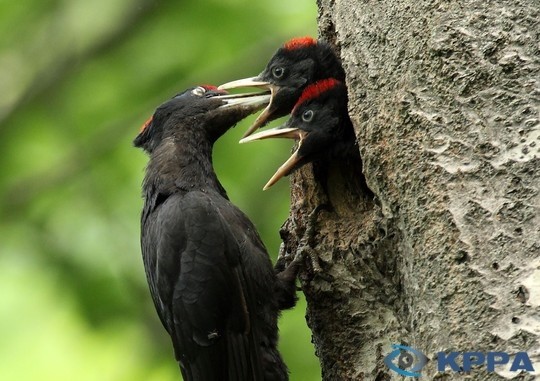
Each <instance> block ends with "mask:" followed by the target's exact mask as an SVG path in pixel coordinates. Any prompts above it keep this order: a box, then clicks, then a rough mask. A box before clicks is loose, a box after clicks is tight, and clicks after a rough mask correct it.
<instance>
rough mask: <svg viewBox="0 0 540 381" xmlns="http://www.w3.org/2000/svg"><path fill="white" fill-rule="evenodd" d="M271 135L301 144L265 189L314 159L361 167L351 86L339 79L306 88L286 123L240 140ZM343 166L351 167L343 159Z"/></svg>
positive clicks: (250, 139) (324, 81)
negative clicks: (349, 100)
mask: <svg viewBox="0 0 540 381" xmlns="http://www.w3.org/2000/svg"><path fill="white" fill-rule="evenodd" d="M268 138H289V139H295V140H297V141H298V144H297V146H296V149H295V150H294V152H293V154H292V155H291V157H289V159H288V160H287V161H286V162H285V163H284V164H283V165H282V166H281V167H279V169H278V170H277V171H276V173H275V174H274V175H273V176H272V178H271V179H270V180H269V181H268V183H267V184H266V185H265V186H264V189H268V188H269V187H271V186H272V185H274V184H275V183H276V182H277V181H278V180H279V179H280V178H282V177H283V176H286V175H288V174H290V173H291V172H292V171H294V170H296V169H298V168H300V167H301V166H302V165H304V164H306V163H309V162H312V161H322V162H328V161H330V160H332V159H340V160H348V161H350V162H351V163H353V165H354V166H355V167H356V168H358V169H359V170H361V166H362V164H361V160H360V156H359V153H358V145H357V142H356V137H355V133H354V128H353V125H352V122H351V120H350V118H349V113H348V110H347V88H346V86H345V85H344V84H343V82H341V81H339V80H337V79H335V78H327V79H323V80H320V81H317V82H315V83H313V84H311V85H309V86H308V87H306V88H305V90H304V91H303V92H302V95H301V96H300V98H299V99H298V101H297V103H296V105H295V106H294V108H293V110H292V112H291V117H290V118H289V119H288V120H287V122H286V123H285V124H283V125H281V126H279V127H276V128H273V129H269V130H265V131H261V132H259V133H256V134H253V135H251V136H249V137H246V138H243V139H242V140H240V142H241V143H246V142H250V141H254V140H261V139H268ZM341 165H345V166H347V163H346V162H345V161H343V162H342V163H341Z"/></svg>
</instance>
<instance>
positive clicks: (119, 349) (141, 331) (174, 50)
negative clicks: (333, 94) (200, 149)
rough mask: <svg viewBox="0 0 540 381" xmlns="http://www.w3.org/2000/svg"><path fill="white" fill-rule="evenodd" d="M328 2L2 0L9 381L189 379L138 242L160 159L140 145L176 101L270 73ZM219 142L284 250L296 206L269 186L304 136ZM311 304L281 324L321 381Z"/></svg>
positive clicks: (290, 346) (233, 181) (301, 361)
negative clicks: (188, 92)
mask: <svg viewBox="0 0 540 381" xmlns="http://www.w3.org/2000/svg"><path fill="white" fill-rule="evenodd" d="M315 34H316V5H315V2H312V1H307V0H301V1H298V2H290V1H285V0H275V1H266V2H247V1H240V0H227V1H217V0H209V1H206V2H202V3H201V2H194V1H193V2H188V1H184V2H164V1H154V0H119V1H115V2H110V1H105V0H98V1H94V2H87V1H83V0H49V1H38V0H27V1H24V2H13V1H7V0H3V1H0V87H1V88H2V89H3V96H2V98H1V99H0V150H1V151H2V157H3V162H4V163H5V164H4V165H3V166H2V171H0V194H1V196H2V197H1V198H0V216H1V219H0V236H1V237H2V240H1V244H0V245H1V246H0V252H1V255H0V287H1V290H2V291H1V292H0V311H1V313H0V323H1V326H0V335H1V337H2V343H1V344H0V379H2V380H17V381H19V380H22V381H24V380H34V379H40V380H55V381H62V380H66V381H67V380H70V381H71V380H73V379H77V380H115V381H116V380H130V381H131V380H177V379H179V371H178V368H177V365H176V363H175V361H174V358H173V355H172V347H171V345H170V343H169V338H168V337H167V335H166V333H165V331H164V329H163V328H162V327H161V326H160V323H159V321H158V318H157V316H156V314H155V311H154V309H153V305H152V303H151V300H150V296H149V293H148V290H147V285H146V280H145V277H144V271H143V268H142V261H141V256H140V248H139V214H140V209H141V207H142V199H141V197H140V184H141V181H142V177H143V171H144V166H145V165H146V161H147V159H146V157H145V155H144V154H143V153H142V152H140V151H139V150H136V149H134V148H133V147H132V139H133V138H134V136H135V135H136V134H137V132H138V129H139V127H140V126H141V125H142V124H143V122H144V121H145V120H146V119H147V118H148V116H149V115H151V114H152V112H153V110H154V109H155V107H156V106H157V105H159V104H160V103H161V102H163V101H164V100H166V99H168V98H169V97H170V96H171V95H173V94H175V93H177V92H178V91H181V90H183V89H184V88H186V87H189V86H192V85H194V84H201V83H215V84H218V83H223V82H227V81H229V80H232V79H236V78H240V77H246V76H252V75H255V74H257V73H259V72H260V71H261V70H262V69H263V67H264V65H265V64H266V61H267V60H268V59H269V58H270V56H271V55H272V54H273V52H274V51H275V50H276V49H277V47H278V46H279V45H280V44H281V43H283V41H285V40H287V39H288V38H290V37H293V36H297V35H315ZM252 120H253V119H248V120H247V121H244V122H242V123H240V124H239V125H238V126H237V127H236V128H234V129H232V130H231V131H230V132H229V133H228V134H227V135H226V136H225V137H223V139H221V140H220V141H219V142H218V144H217V145H216V147H215V153H214V161H215V167H216V171H217V173H218V176H219V177H220V179H221V181H222V183H223V185H224V186H225V188H226V189H227V191H228V194H229V196H230V198H231V200H232V201H233V202H234V203H235V204H237V205H238V206H239V207H240V208H241V209H242V210H244V211H245V212H246V213H247V214H248V216H250V218H251V219H252V220H253V221H254V223H255V225H256V226H257V228H258V229H259V232H260V234H261V236H262V238H263V240H264V241H265V243H266V245H267V247H268V250H269V252H270V253H271V254H272V255H274V256H275V255H276V254H277V252H278V249H279V243H280V239H279V234H278V231H279V227H280V226H281V224H282V223H283V222H284V221H285V219H286V218H287V214H288V207H289V189H288V184H287V181H286V180H282V181H281V182H280V183H278V184H277V185H276V186H274V187H273V188H271V189H270V190H268V191H266V192H262V187H263V185H264V184H265V183H266V181H267V180H268V178H269V177H270V176H271V175H272V174H273V173H274V171H275V169H276V168H277V167H278V166H279V165H280V164H281V163H282V162H283V161H284V160H285V159H286V157H287V155H288V153H289V151H290V148H291V147H290V142H284V141H280V142H268V143H267V142H264V143H253V144H246V145H238V144H237V141H238V140H239V139H240V137H241V135H242V133H243V131H245V129H246V128H247V126H248V124H249V123H250V121H252ZM304 314H305V302H303V301H302V302H301V303H300V304H299V306H297V307H296V308H295V309H294V310H292V311H287V312H286V313H284V315H283V317H282V319H281V321H280V329H281V333H282V334H281V350H282V352H283V354H284V357H285V360H286V362H287V363H288V365H289V367H290V369H291V380H293V381H294V380H307V381H310V380H318V379H320V371H319V366H318V361H317V359H316V358H315V356H314V354H313V346H312V345H311V344H310V332H309V330H308V328H307V326H306V323H305V319H304Z"/></svg>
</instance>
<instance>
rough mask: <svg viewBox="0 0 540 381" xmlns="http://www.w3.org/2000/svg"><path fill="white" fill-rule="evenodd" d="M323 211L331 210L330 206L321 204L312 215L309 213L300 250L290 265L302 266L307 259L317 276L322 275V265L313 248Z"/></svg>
mask: <svg viewBox="0 0 540 381" xmlns="http://www.w3.org/2000/svg"><path fill="white" fill-rule="evenodd" d="M322 209H326V210H329V206H328V205H326V204H320V205H317V206H316V207H315V208H314V209H313V210H312V211H311V213H309V215H308V218H307V223H306V230H305V231H304V234H303V235H302V238H301V239H300V241H299V242H298V248H297V249H296V254H295V256H294V258H293V260H292V262H291V263H290V265H294V266H300V264H301V263H304V262H305V259H306V258H309V261H310V263H311V268H312V270H313V273H315V274H321V273H322V268H321V265H320V261H319V257H318V256H317V253H316V252H315V250H314V249H313V246H314V245H315V242H314V241H315V235H316V233H317V232H316V231H315V229H316V227H317V219H318V217H319V212H320V211H321V210H322Z"/></svg>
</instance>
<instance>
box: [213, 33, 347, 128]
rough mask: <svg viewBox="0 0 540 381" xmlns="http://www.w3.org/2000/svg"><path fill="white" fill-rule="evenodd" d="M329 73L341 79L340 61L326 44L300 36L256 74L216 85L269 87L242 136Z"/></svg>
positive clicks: (287, 106)
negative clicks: (261, 107) (265, 102)
mask: <svg viewBox="0 0 540 381" xmlns="http://www.w3.org/2000/svg"><path fill="white" fill-rule="evenodd" d="M330 77H333V78H336V79H338V80H340V81H344V80H345V72H344V71H343V68H342V67H341V62H340V61H339V59H338V58H337V56H336V55H335V53H334V51H333V50H332V48H331V47H330V45H328V44H326V43H324V42H322V41H317V40H315V39H313V38H311V37H301V38H294V39H292V40H290V41H288V42H286V43H285V44H284V45H283V46H282V47H280V48H279V49H278V50H277V52H276V53H275V54H274V55H273V56H272V58H271V59H270V61H269V62H268V64H267V65H266V68H265V69H264V70H263V71H262V73H261V74H259V75H258V76H255V77H250V78H244V79H239V80H237V81H232V82H228V83H225V84H223V85H221V86H219V89H232V88H239V87H258V88H263V89H266V90H270V94H271V100H270V103H269V104H268V106H267V107H266V108H265V109H264V111H263V112H262V113H261V114H260V115H259V116H258V118H257V119H256V120H255V122H254V123H253V124H252V125H251V127H250V128H249V129H248V130H247V131H246V133H245V134H244V137H247V136H249V135H251V134H252V133H253V132H254V131H255V130H257V129H258V128H260V127H262V126H264V125H265V124H266V123H268V122H270V121H272V120H274V119H276V118H279V117H281V116H284V115H287V114H288V113H290V112H291V110H292V108H293V107H294V105H295V104H296V102H297V100H298V98H299V97H300V95H301V94H302V91H303V90H304V89H305V88H306V87H307V86H308V85H310V84H311V83H313V82H315V81H317V80H321V79H324V78H330Z"/></svg>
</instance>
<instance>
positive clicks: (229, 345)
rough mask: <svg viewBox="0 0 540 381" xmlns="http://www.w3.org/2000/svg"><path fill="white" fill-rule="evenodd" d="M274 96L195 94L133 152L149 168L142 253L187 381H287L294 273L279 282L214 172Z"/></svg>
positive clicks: (169, 110)
mask: <svg viewBox="0 0 540 381" xmlns="http://www.w3.org/2000/svg"><path fill="white" fill-rule="evenodd" d="M267 102H268V96H252V97H242V96H238V97H235V96H230V95H225V92H223V91H218V90H217V89H216V88H215V87H210V86H203V87H197V88H194V89H189V90H187V91H185V92H183V93H181V94H179V95H177V96H176V97H174V98H173V99H171V100H169V101H168V102H166V103H164V104H163V105H161V106H160V107H159V108H158V109H157V110H156V111H155V113H154V115H153V117H152V118H151V119H150V120H149V121H148V122H147V123H146V124H145V126H144V127H143V130H142V131H141V132H140V133H139V135H138V136H137V137H136V139H135V141H134V144H135V145H136V146H137V147H142V148H143V149H144V150H145V151H147V152H148V154H149V156H150V160H149V163H148V166H147V169H146V176H145V179H144V183H143V196H144V199H145V203H144V209H143V212H142V217H141V246H142V254H143V260H144V267H145V271H146V276H147V280H148V284H149V287H150V292H151V295H152V299H153V301H154V304H155V307H156V310H157V312H158V315H159V318H160V319H161V322H162V323H163V325H164V327H165V329H166V330H167V332H168V333H169V335H170V336H171V339H172V342H173V346H174V352H175V356H176V359H177V361H178V362H179V364H180V368H181V371H182V375H183V377H184V380H186V381H189V380H197V381H213V380H220V381H227V380H230V381H233V380H235V381H236V380H286V379H288V374H287V368H286V366H285V364H284V362H283V360H282V358H281V356H280V354H279V352H278V350H277V340H278V332H277V318H278V314H279V310H280V309H282V308H288V307H291V306H292V305H294V302H295V295H294V292H295V290H294V275H295V274H285V275H284V274H281V275H280V276H277V275H276V274H275V272H274V270H273V268H272V264H271V261H270V259H269V256H268V253H267V251H266V249H265V247H264V244H263V243H262V241H261V239H260V237H259V235H258V233H257V231H256V229H255V227H254V226H253V224H252V223H251V221H250V220H249V219H248V218H247V217H246V216H245V215H244V214H243V213H242V212H241V211H240V210H239V209H238V208H237V207H236V206H234V205H233V204H232V203H231V202H230V201H229V199H228V197H227V194H226V192H225V190H224V188H223V187H222V185H221V184H220V182H219V180H218V178H217V176H216V174H215V172H214V169H213V166H212V147H213V144H214V142H215V141H216V140H217V139H218V138H219V137H220V136H221V135H222V134H224V133H225V132H226V131H227V130H228V129H229V128H230V127H232V126H233V125H234V124H235V123H236V122H237V121H239V120H240V119H242V118H244V117H246V116H247V115H249V114H251V113H253V112H255V111H256V110H258V109H260V108H261V107H263V106H264V105H265V104H266V103H267Z"/></svg>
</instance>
